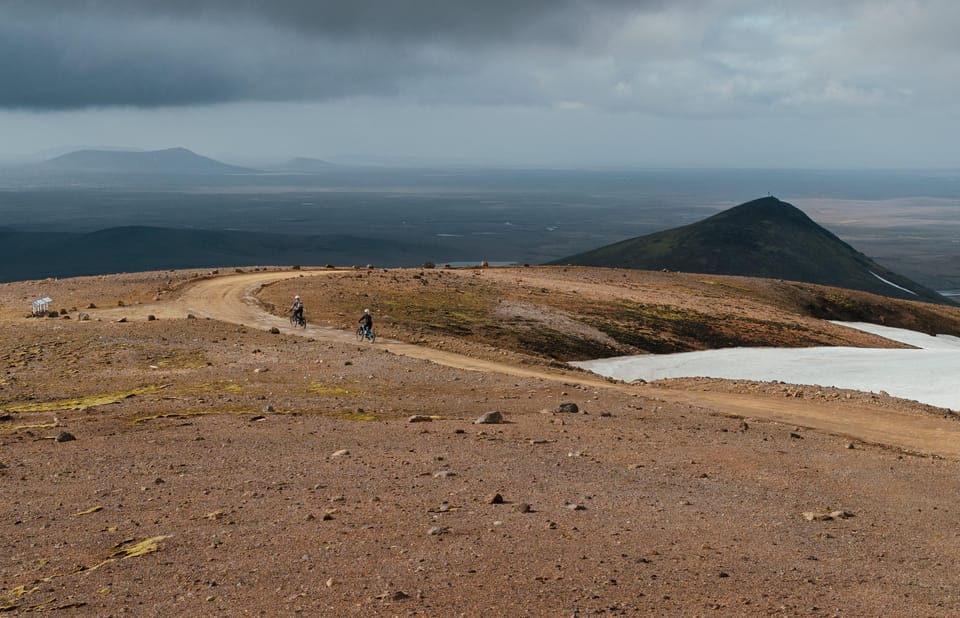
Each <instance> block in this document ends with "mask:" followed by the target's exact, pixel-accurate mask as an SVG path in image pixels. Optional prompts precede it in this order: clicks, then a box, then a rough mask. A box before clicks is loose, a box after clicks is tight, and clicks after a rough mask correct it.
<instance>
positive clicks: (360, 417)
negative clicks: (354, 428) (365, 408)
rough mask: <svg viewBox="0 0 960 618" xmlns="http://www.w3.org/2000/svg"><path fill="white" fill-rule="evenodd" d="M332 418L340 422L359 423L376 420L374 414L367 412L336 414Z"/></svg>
mask: <svg viewBox="0 0 960 618" xmlns="http://www.w3.org/2000/svg"><path fill="white" fill-rule="evenodd" d="M334 416H335V417H336V418H338V419H340V420H342V421H354V422H359V423H369V422H371V421H375V420H377V416H376V415H375V414H370V413H369V412H350V411H345V412H337V413H336V414H334Z"/></svg>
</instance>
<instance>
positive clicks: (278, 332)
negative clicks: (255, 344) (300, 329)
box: [270, 326, 280, 335]
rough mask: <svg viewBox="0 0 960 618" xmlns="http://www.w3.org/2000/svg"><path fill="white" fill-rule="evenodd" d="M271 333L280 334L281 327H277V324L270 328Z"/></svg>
mask: <svg viewBox="0 0 960 618" xmlns="http://www.w3.org/2000/svg"><path fill="white" fill-rule="evenodd" d="M270 334H271V335H279V334H280V329H279V328H277V327H276V326H273V327H271V328H270Z"/></svg>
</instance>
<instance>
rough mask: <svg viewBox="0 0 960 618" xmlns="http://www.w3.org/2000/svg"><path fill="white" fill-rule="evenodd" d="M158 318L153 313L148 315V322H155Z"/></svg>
mask: <svg viewBox="0 0 960 618" xmlns="http://www.w3.org/2000/svg"><path fill="white" fill-rule="evenodd" d="M156 319H157V316H155V315H153V314H152V313H151V314H150V315H148V316H147V322H153V321H154V320H156Z"/></svg>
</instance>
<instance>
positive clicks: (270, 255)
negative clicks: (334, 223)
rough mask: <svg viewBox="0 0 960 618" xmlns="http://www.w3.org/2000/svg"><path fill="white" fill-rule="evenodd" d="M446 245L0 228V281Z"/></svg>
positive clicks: (383, 257)
mask: <svg viewBox="0 0 960 618" xmlns="http://www.w3.org/2000/svg"><path fill="white" fill-rule="evenodd" d="M438 255H443V256H444V257H445V258H447V259H451V260H462V259H467V256H464V255H458V254H456V252H454V253H453V254H452V255H451V251H450V250H449V249H441V248H438V247H434V246H430V245H419V244H415V243H404V242H396V241H389V240H383V239H379V238H364V237H358V236H345V235H323V236H295V235H286V234H268V233H261V232H237V231H219V230H192V229H173V228H158V227H139V226H134V227H116V228H109V229H105V230H100V231H97V232H91V233H69V232H53V233H39V232H19V231H15V230H12V229H9V228H0V282H6V281H22V280H27V279H43V278H47V277H73V276H78V275H95V274H109V273H117V272H138V271H145V270H160V269H168V268H206V267H223V266H255V265H292V264H303V265H323V264H328V263H329V264H336V265H340V266H344V265H345V266H349V265H351V264H367V263H368V262H375V263H376V264H377V265H378V266H416V265H419V264H423V263H424V262H425V261H426V260H430V259H436V257H437V256H438Z"/></svg>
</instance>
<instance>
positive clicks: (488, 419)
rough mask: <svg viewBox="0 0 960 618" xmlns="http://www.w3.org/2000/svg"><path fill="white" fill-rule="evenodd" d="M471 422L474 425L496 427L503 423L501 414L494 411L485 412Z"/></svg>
mask: <svg viewBox="0 0 960 618" xmlns="http://www.w3.org/2000/svg"><path fill="white" fill-rule="evenodd" d="M473 422H474V424H476V425H497V424H500V423H502V422H503V414H501V413H500V412H497V411H496V410H494V411H492V412H486V413H484V414H483V415H481V416H480V418H478V419H477V420H475V421H473Z"/></svg>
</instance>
